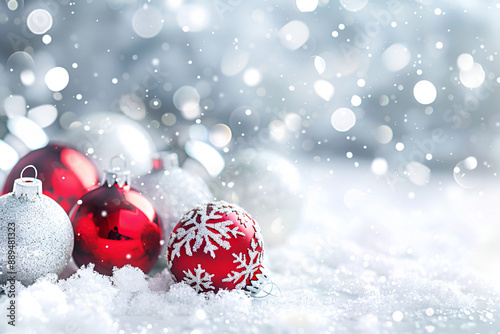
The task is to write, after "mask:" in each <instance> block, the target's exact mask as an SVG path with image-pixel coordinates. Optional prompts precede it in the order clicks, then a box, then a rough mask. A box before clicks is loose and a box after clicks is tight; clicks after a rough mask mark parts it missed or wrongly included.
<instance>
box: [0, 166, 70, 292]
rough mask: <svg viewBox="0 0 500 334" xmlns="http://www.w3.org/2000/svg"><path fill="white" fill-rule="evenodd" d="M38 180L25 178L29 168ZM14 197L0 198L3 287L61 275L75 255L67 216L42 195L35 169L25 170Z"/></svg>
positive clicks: (14, 189)
mask: <svg viewBox="0 0 500 334" xmlns="http://www.w3.org/2000/svg"><path fill="white" fill-rule="evenodd" d="M29 167H31V168H33V169H34V170H35V177H34V178H32V177H24V176H23V173H24V171H25V170H26V169H27V168H29ZM20 174H21V178H19V179H16V180H15V181H14V188H13V191H12V192H11V193H8V194H6V195H3V196H1V197H0V245H1V247H0V284H5V283H6V282H7V281H9V282H11V280H12V279H14V280H17V281H20V282H21V283H23V284H25V285H28V284H32V283H34V282H35V281H36V279H37V278H39V277H42V276H44V275H46V274H48V273H55V274H60V273H61V272H62V270H63V269H64V268H65V267H66V265H67V263H68V260H69V259H70V257H71V252H72V251H73V229H72V227H71V222H70V221H69V218H68V215H67V214H66V212H65V211H64V210H63V208H61V206H60V205H59V204H57V203H56V202H55V201H54V200H52V199H51V198H50V197H48V196H46V195H44V194H43V193H42V181H41V180H39V179H37V171H36V168H35V167H34V166H32V165H29V166H26V167H25V168H24V169H23V170H22V171H21V173H20Z"/></svg>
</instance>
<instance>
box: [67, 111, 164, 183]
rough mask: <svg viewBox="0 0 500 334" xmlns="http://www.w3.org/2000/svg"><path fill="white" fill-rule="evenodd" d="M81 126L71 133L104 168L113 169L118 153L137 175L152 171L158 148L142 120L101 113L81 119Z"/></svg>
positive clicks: (82, 147) (84, 149)
mask: <svg viewBox="0 0 500 334" xmlns="http://www.w3.org/2000/svg"><path fill="white" fill-rule="evenodd" d="M79 122H80V123H81V125H80V126H78V127H76V128H74V129H72V130H71V131H70V132H69V133H68V136H69V137H70V138H72V140H74V141H75V142H76V143H78V144H77V145H78V146H77V150H78V151H80V152H82V153H85V154H87V153H88V154H89V157H90V158H91V159H92V161H93V162H95V164H96V165H97V166H99V167H100V168H101V169H102V170H109V169H111V167H110V166H109V164H108V163H109V161H110V159H111V158H112V157H113V156H115V155H120V156H122V157H124V158H125V159H126V160H127V161H128V162H129V170H130V172H131V174H133V175H143V174H146V173H147V172H148V171H150V170H151V168H152V165H151V155H152V154H153V152H155V151H156V148H155V144H154V142H153V139H152V138H151V135H150V134H149V133H148V131H146V129H145V128H144V127H143V126H142V125H141V124H139V123H138V122H136V121H134V120H133V119H130V118H129V117H127V116H125V115H121V114H116V113H110V112H100V113H94V114H90V115H84V116H82V117H80V118H79Z"/></svg>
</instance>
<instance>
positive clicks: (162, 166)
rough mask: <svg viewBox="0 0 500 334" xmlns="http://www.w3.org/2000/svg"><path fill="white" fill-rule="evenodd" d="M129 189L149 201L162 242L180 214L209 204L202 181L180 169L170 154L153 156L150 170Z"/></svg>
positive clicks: (206, 190)
mask: <svg viewBox="0 0 500 334" xmlns="http://www.w3.org/2000/svg"><path fill="white" fill-rule="evenodd" d="M133 186H134V188H136V189H137V190H139V191H141V192H142V193H143V194H144V195H146V196H148V197H149V198H150V199H151V200H152V202H153V205H154V206H155V208H156V210H157V211H158V214H159V215H160V219H161V221H162V223H163V235H164V237H165V238H167V237H168V235H169V234H170V232H172V230H173V229H174V227H175V225H177V223H178V222H179V219H180V218H181V217H182V215H183V214H184V213H186V212H187V211H189V210H191V209H192V208H193V207H195V206H197V205H199V204H202V203H206V202H210V201H212V200H213V195H212V193H211V192H210V189H209V188H208V186H207V185H206V183H205V182H204V181H203V180H202V178H201V177H199V176H197V175H195V174H192V173H190V172H189V171H187V170H185V169H182V168H180V167H179V160H178V156H177V154H176V153H172V152H159V153H158V154H157V155H155V156H154V157H153V170H152V171H151V172H150V173H149V174H147V175H144V176H141V177H140V178H138V179H136V180H135V181H134V183H133Z"/></svg>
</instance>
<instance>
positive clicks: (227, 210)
mask: <svg viewBox="0 0 500 334" xmlns="http://www.w3.org/2000/svg"><path fill="white" fill-rule="evenodd" d="M263 256H264V241H263V238H262V234H261V231H260V227H259V225H258V224H257V222H256V221H254V220H253V219H252V218H251V217H250V215H249V214H248V213H247V212H246V211H244V210H243V209H242V208H241V207H239V206H237V205H234V204H229V203H227V202H224V201H220V202H215V203H208V204H204V205H199V206H197V207H196V208H194V209H192V210H191V211H189V212H187V213H186V214H185V215H184V216H182V218H181V220H180V221H179V223H178V224H177V226H176V227H175V229H174V230H173V231H172V234H171V235H170V239H169V242H168V249H167V255H166V257H167V262H168V268H169V269H170V272H171V273H172V275H173V277H174V278H175V279H176V281H177V282H184V283H186V284H189V285H191V286H192V287H193V288H194V289H195V290H196V291H198V292H209V291H213V292H217V291H219V290H220V289H227V290H233V289H243V290H245V291H247V292H250V293H253V294H257V293H259V292H260V291H261V290H262V289H263V288H264V287H265V286H266V285H267V284H268V283H269V282H270V279H269V274H268V272H267V270H266V269H265V268H264V266H263V264H262V261H263Z"/></svg>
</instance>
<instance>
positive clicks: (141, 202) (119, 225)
mask: <svg viewBox="0 0 500 334" xmlns="http://www.w3.org/2000/svg"><path fill="white" fill-rule="evenodd" d="M107 179H108V178H107ZM70 219H71V222H72V223H73V229H74V232H75V248H74V251H73V258H74V260H75V263H76V264H77V265H78V266H82V265H87V264H89V263H94V264H95V270H96V271H98V272H99V273H101V274H104V275H111V274H112V272H113V267H115V266H116V267H118V268H121V267H123V266H125V265H127V264H130V265H132V266H135V267H138V268H140V269H141V270H142V271H144V272H145V273H147V272H148V271H149V270H151V268H153V266H154V264H155V263H156V261H157V260H158V256H159V254H160V248H161V244H160V240H161V239H162V231H161V225H160V220H159V218H158V215H157V213H156V211H155V209H154V207H153V204H152V203H151V202H150V201H149V200H148V199H147V198H146V197H144V196H143V195H141V194H140V193H139V192H137V191H136V190H134V189H132V188H130V185H128V184H126V183H125V184H119V183H118V182H115V183H113V182H108V181H105V182H104V184H103V185H102V186H101V187H99V188H97V189H94V190H92V191H90V192H88V193H87V194H85V195H83V196H82V197H81V198H80V199H79V200H78V202H77V204H76V205H75V206H74V207H73V209H72V210H71V212H70Z"/></svg>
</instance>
